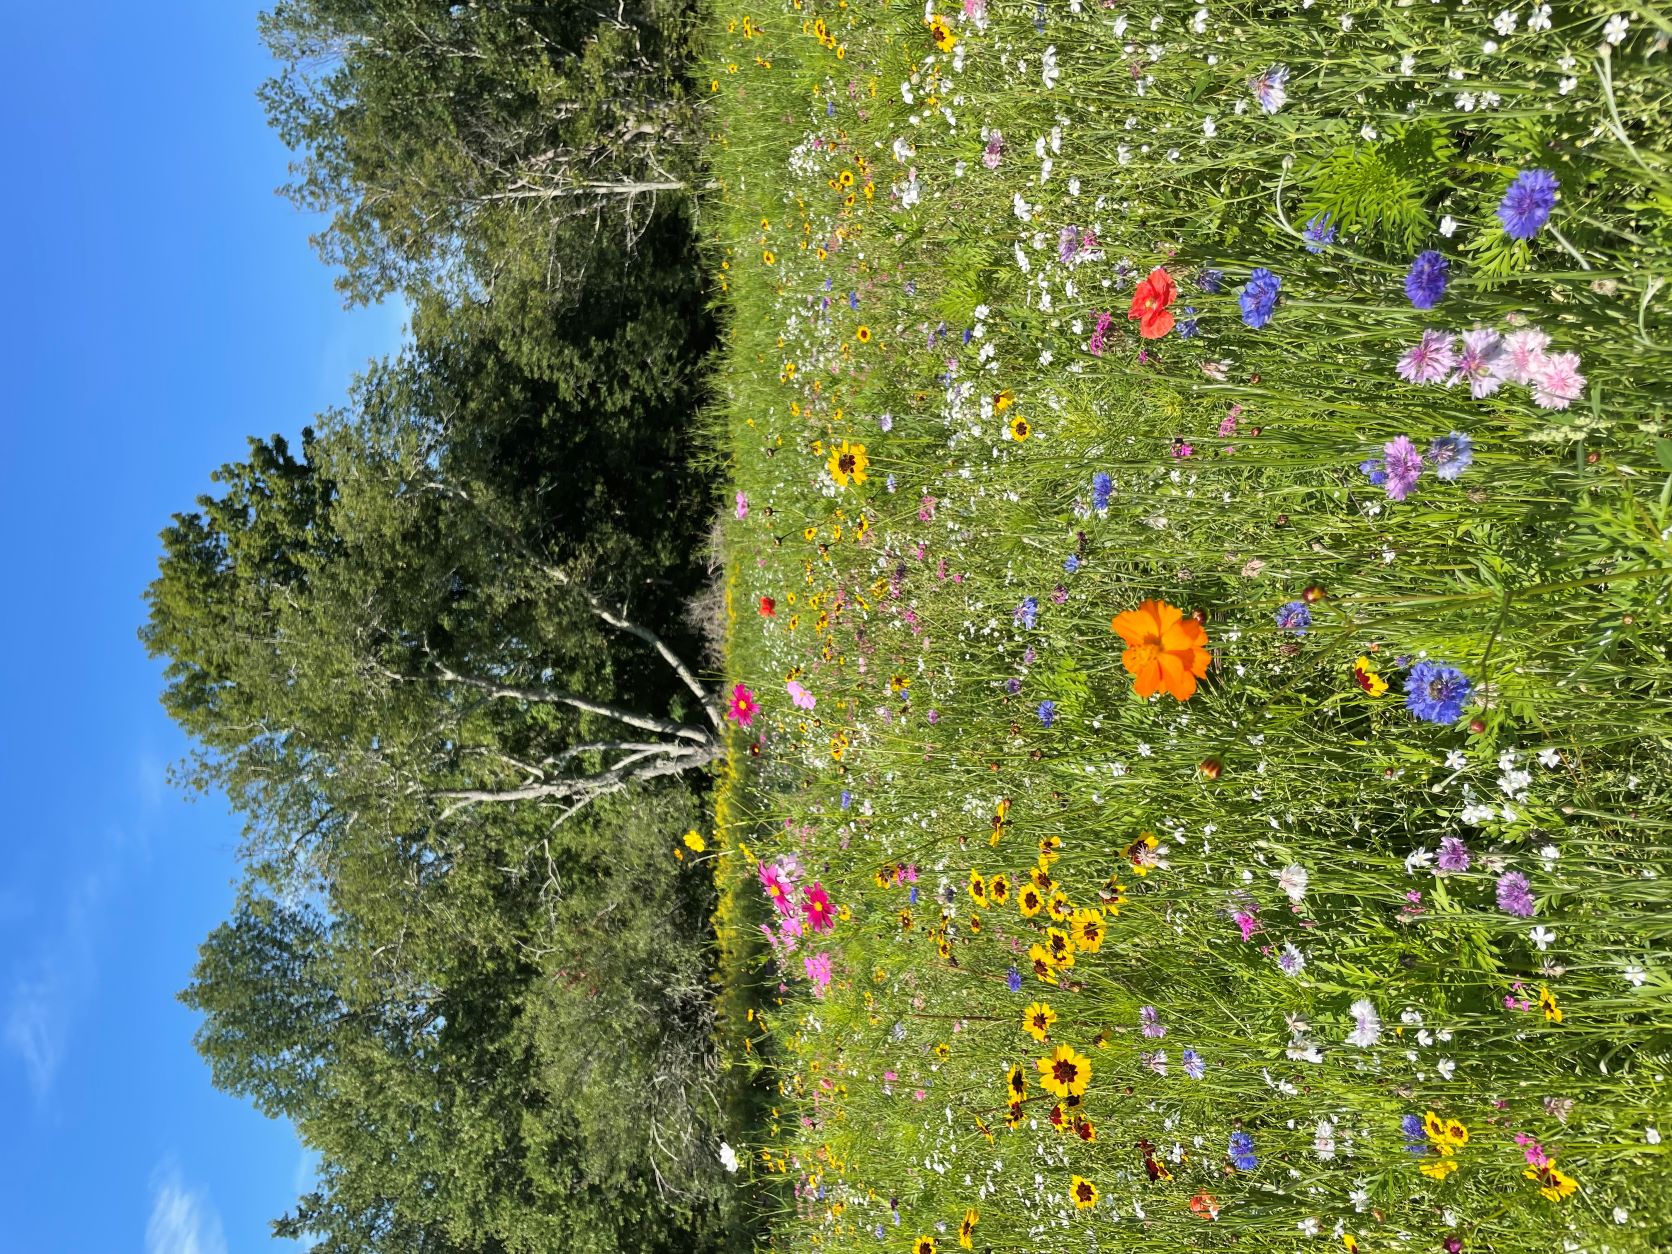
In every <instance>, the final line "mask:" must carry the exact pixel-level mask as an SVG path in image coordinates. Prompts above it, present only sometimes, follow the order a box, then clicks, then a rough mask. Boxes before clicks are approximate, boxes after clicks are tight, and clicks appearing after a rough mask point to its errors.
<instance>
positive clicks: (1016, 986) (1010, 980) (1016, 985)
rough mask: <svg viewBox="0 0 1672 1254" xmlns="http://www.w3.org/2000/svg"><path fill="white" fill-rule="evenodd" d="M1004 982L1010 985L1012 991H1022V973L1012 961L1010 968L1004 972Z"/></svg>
mask: <svg viewBox="0 0 1672 1254" xmlns="http://www.w3.org/2000/svg"><path fill="white" fill-rule="evenodd" d="M1004 982H1005V983H1006V984H1007V985H1008V986H1009V987H1010V991H1011V992H1012V993H1019V992H1021V991H1022V973H1021V971H1019V970H1018V969H1017V968H1016V965H1015V964H1014V963H1012V964H1011V967H1010V970H1008V971H1006V972H1005V973H1004Z"/></svg>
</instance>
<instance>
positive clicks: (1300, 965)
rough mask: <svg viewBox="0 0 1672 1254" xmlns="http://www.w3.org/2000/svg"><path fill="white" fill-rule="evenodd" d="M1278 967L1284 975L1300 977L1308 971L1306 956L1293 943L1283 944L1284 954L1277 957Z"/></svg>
mask: <svg viewBox="0 0 1672 1254" xmlns="http://www.w3.org/2000/svg"><path fill="white" fill-rule="evenodd" d="M1277 965H1278V967H1279V968H1281V969H1282V971H1283V974H1284V975H1299V974H1300V973H1301V972H1302V971H1304V970H1306V955H1305V954H1303V953H1301V951H1300V950H1298V949H1296V948H1295V946H1294V943H1293V942H1291V941H1285V942H1283V952H1282V953H1281V954H1279V955H1278V956H1277Z"/></svg>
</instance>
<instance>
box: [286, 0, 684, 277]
mask: <svg viewBox="0 0 1672 1254" xmlns="http://www.w3.org/2000/svg"><path fill="white" fill-rule="evenodd" d="M686 9H687V6H686V5H683V4H659V3H657V2H656V0H635V3H633V4H631V5H628V4H626V3H621V4H618V5H617V6H616V8H615V12H614V14H611V13H609V12H608V11H607V6H606V9H597V8H592V7H589V6H586V5H577V4H563V3H558V4H518V3H486V2H478V3H462V4H461V3H447V2H445V0H287V2H286V3H282V4H279V5H277V6H275V7H274V8H273V9H272V10H270V11H269V12H267V13H265V14H264V15H263V17H262V20H261V29H262V33H263V36H264V38H265V39H266V41H267V43H268V46H269V47H270V48H271V49H272V51H273V53H274V55H275V57H276V58H277V59H278V61H279V62H280V64H281V66H282V70H281V72H280V73H279V74H278V75H277V76H275V77H274V78H273V79H272V80H270V81H269V82H268V83H267V84H266V85H265V86H264V87H263V89H262V93H261V94H262V100H263V102H264V104H265V105H266V108H267V112H268V116H269V118H270V120H271V121H272V123H273V125H274V127H275V128H276V129H277V130H278V132H279V135H280V137H281V138H282V139H283V140H284V141H285V143H286V144H287V145H289V146H290V147H291V148H292V149H294V150H296V151H297V152H298V153H299V159H298V161H297V163H296V164H295V166H294V167H293V170H294V173H295V175H296V179H295V181H294V182H293V183H292V184H291V185H290V186H289V187H288V188H287V189H286V190H287V191H288V193H289V194H290V195H291V197H292V198H293V199H294V200H296V201H297V203H298V204H301V205H303V206H305V207H307V208H309V209H312V210H316V211H319V212H323V213H325V214H327V215H329V217H330V225H329V226H328V227H327V229H326V230H325V232H324V233H323V234H321V235H320V236H319V237H318V238H317V240H316V243H317V245H318V247H319V250H320V253H321V255H322V256H323V257H324V258H325V259H326V260H327V261H328V262H331V263H333V264H335V265H338V266H340V267H341V268H342V274H341V277H340V280H339V287H340V288H341V289H342V290H343V291H344V293H345V294H346V295H347V296H348V298H349V299H350V300H354V301H365V300H375V299H377V298H379V297H380V296H382V295H383V294H385V293H387V292H389V291H392V290H396V289H401V288H404V289H408V290H415V289H416V288H418V287H422V286H440V287H442V288H443V289H445V290H448V291H450V292H452V293H454V294H457V293H459V292H463V291H466V290H472V291H475V292H476V293H477V294H478V295H481V294H483V293H485V292H488V291H491V290H492V289H493V287H494V286H495V285H496V283H497V282H498V281H499V280H500V279H501V278H503V277H505V275H506V272H507V271H513V272H516V273H518V274H520V275H521V276H522V277H523V278H525V279H527V278H532V277H536V276H539V275H541V274H545V275H547V276H551V275H554V274H556V273H558V272H559V271H560V269H561V266H562V264H564V263H567V264H568V265H570V266H571V267H573V266H575V265H576V264H578V263H580V262H581V261H582V259H583V256H584V253H585V250H584V249H578V248H576V247H574V246H573V244H572V241H571V242H569V243H566V240H567V239H568V238H569V237H570V235H571V233H572V230H573V228H574V227H575V226H576V225H577V224H581V225H585V226H586V229H587V230H588V231H589V232H590V231H591V230H592V229H593V228H594V227H595V226H596V224H597V222H598V221H599V220H600V219H602V218H609V219H610V220H611V229H612V230H617V231H620V232H622V233H624V234H625V235H626V236H628V237H629V238H630V237H632V236H633V235H634V234H636V232H637V231H638V230H639V229H640V228H642V226H643V225H645V224H646V223H647V222H648V221H649V218H650V215H651V214H653V212H654V206H655V203H656V199H657V197H658V196H662V195H666V194H669V193H677V192H680V191H682V190H684V188H685V187H686V185H687V183H688V181H689V178H690V171H691V169H692V168H693V160H694V157H693V155H692V153H691V136H690V134H689V131H690V118H689V110H688V107H687V105H686V103H685V94H684V88H683V85H682V82H681V76H680V75H681V65H682V57H681V55H680V46H679V45H680V42H681V39H680V34H679V32H680V28H681V26H682V23H683V20H684V17H685V13H686ZM588 224H590V225H588Z"/></svg>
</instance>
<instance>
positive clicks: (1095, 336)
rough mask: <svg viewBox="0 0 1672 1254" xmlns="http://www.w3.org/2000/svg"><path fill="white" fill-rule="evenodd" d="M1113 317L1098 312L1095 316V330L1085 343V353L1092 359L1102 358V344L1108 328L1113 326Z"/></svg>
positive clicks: (1106, 313) (1103, 312) (1109, 314)
mask: <svg viewBox="0 0 1672 1254" xmlns="http://www.w3.org/2000/svg"><path fill="white" fill-rule="evenodd" d="M1114 321H1115V316H1114V315H1113V314H1111V313H1108V312H1105V311H1102V310H1100V311H1099V312H1098V315H1097V329H1096V330H1095V331H1093V332H1092V333H1091V339H1090V340H1088V341H1087V343H1086V351H1087V352H1088V353H1090V354H1091V355H1092V356H1093V357H1101V356H1103V344H1104V340H1105V337H1106V336H1107V335H1108V334H1109V328H1110V327H1111V326H1113V325H1114Z"/></svg>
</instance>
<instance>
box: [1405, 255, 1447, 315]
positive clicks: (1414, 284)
mask: <svg viewBox="0 0 1672 1254" xmlns="http://www.w3.org/2000/svg"><path fill="white" fill-rule="evenodd" d="M1449 264H1450V263H1448V262H1447V261H1446V259H1445V258H1444V257H1443V256H1441V255H1440V254H1439V253H1438V252H1436V251H1435V250H1434V249H1432V248H1430V249H1428V250H1427V251H1426V252H1420V253H1418V254H1417V255H1416V259H1415V260H1414V261H1412V262H1411V268H1410V270H1409V271H1407V272H1406V275H1405V295H1406V296H1408V297H1409V298H1410V301H1411V304H1412V305H1413V306H1415V307H1416V308H1417V309H1432V308H1434V306H1435V305H1438V304H1439V303H1440V297H1442V296H1444V295H1445V294H1446V270H1447V269H1448V267H1449Z"/></svg>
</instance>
